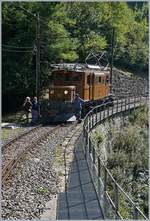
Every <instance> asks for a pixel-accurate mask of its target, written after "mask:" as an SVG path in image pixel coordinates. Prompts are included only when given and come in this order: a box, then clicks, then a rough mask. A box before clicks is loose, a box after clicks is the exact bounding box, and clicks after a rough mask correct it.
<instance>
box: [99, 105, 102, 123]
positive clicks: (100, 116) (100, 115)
mask: <svg viewBox="0 0 150 221" xmlns="http://www.w3.org/2000/svg"><path fill="white" fill-rule="evenodd" d="M101 119H102V110H101V106H100V112H99V122H101Z"/></svg>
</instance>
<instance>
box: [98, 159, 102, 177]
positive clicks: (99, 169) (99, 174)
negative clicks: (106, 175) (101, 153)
mask: <svg viewBox="0 0 150 221" xmlns="http://www.w3.org/2000/svg"><path fill="white" fill-rule="evenodd" d="M100 176H101V162H100V158H99V157H98V177H100Z"/></svg>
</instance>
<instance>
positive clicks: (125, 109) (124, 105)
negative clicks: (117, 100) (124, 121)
mask: <svg viewBox="0 0 150 221" xmlns="http://www.w3.org/2000/svg"><path fill="white" fill-rule="evenodd" d="M126 104H127V102H126V98H125V102H124V106H125V108H124V109H125V111H126Z"/></svg>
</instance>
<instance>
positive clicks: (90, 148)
mask: <svg viewBox="0 0 150 221" xmlns="http://www.w3.org/2000/svg"><path fill="white" fill-rule="evenodd" d="M91 151H92V147H91V140H90V137H89V153H91Z"/></svg>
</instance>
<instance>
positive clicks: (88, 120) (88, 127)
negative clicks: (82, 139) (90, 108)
mask: <svg viewBox="0 0 150 221" xmlns="http://www.w3.org/2000/svg"><path fill="white" fill-rule="evenodd" d="M87 125H88V128H87V130H88V132H89V126H90V125H89V116H87Z"/></svg>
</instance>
